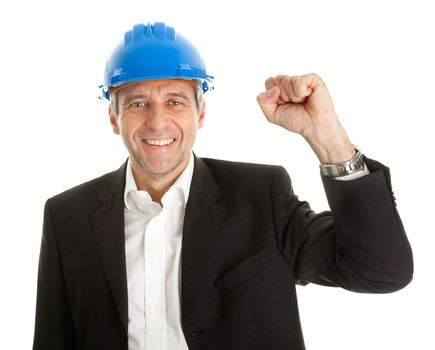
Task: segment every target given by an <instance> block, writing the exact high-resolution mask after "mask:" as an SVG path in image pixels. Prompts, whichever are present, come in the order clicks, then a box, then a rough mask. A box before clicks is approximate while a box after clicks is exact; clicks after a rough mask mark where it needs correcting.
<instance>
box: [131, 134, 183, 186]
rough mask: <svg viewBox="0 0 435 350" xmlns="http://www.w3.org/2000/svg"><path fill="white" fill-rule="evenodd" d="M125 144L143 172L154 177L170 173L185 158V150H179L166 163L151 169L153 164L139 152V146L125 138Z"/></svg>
mask: <svg viewBox="0 0 435 350" xmlns="http://www.w3.org/2000/svg"><path fill="white" fill-rule="evenodd" d="M125 145H126V147H127V150H128V152H129V154H130V157H131V158H132V159H133V161H134V162H135V163H137V164H138V165H139V167H140V168H141V169H142V171H143V174H144V175H146V176H149V177H151V178H154V179H159V178H163V177H165V176H167V175H169V174H171V173H173V172H174V171H175V170H176V169H177V167H179V166H180V164H181V163H183V160H184V159H185V156H186V155H185V152H181V153H178V154H176V155H175V157H174V158H172V159H170V160H169V161H168V162H167V164H166V165H164V166H162V167H161V168H160V169H153V166H152V165H151V164H150V162H149V161H147V160H146V159H145V158H144V157H143V156H142V154H141V153H140V146H138V145H136V144H132V143H131V142H130V141H129V140H125Z"/></svg>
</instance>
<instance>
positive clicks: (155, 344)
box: [144, 212, 166, 350]
mask: <svg viewBox="0 0 435 350" xmlns="http://www.w3.org/2000/svg"><path fill="white" fill-rule="evenodd" d="M163 216H164V213H163V212H160V213H159V214H158V215H157V216H155V217H154V218H153V219H152V220H151V221H150V222H149V224H148V226H147V228H146V230H145V240H144V244H145V259H144V264H145V293H144V294H145V318H146V337H145V339H146V347H145V348H146V349H147V350H154V349H155V350H159V349H164V348H165V317H166V289H165V266H164V262H165V220H164V217H163Z"/></svg>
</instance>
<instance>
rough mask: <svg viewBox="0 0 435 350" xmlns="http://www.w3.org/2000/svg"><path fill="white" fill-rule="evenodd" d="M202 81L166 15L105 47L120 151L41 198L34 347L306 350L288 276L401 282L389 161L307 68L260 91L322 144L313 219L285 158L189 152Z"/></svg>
mask: <svg viewBox="0 0 435 350" xmlns="http://www.w3.org/2000/svg"><path fill="white" fill-rule="evenodd" d="M211 83H212V77H210V76H209V75H208V74H207V73H206V71H205V66H204V63H203V61H202V59H201V57H200V55H199V54H198V52H197V51H196V49H195V48H194V47H193V46H192V45H191V44H190V43H189V42H188V41H187V40H186V39H185V38H184V37H182V36H181V35H179V34H177V33H175V30H174V29H173V28H172V27H169V26H165V24H163V23H155V24H154V25H150V24H148V25H136V26H134V27H133V29H132V30H131V31H128V32H127V33H126V34H125V36H124V40H123V41H122V42H121V43H120V44H119V45H118V46H117V48H116V49H115V51H114V52H113V54H112V56H111V57H110V58H109V60H108V63H107V66H106V76H105V83H104V85H103V86H102V91H103V96H104V97H106V98H107V99H109V100H110V108H109V115H110V122H111V124H112V127H113V131H114V132H115V133H116V134H119V135H121V137H122V139H123V141H124V143H125V145H126V148H127V150H128V153H129V159H128V161H127V162H126V163H125V164H124V165H123V166H122V167H121V168H120V169H119V170H117V171H114V172H112V173H109V174H106V175H104V176H102V177H101V178H98V179H95V180H93V181H90V182H88V183H85V184H82V185H80V186H78V187H75V188H73V189H70V190H68V191H66V192H64V193H62V194H59V195H57V196H55V197H53V198H51V199H49V200H48V201H47V203H46V206H45V216H44V228H43V238H42V246H41V255H40V266H39V278H38V297H37V309H36V325H35V338H34V346H33V348H34V349H44V350H47V349H56V350H63V349H129V350H139V349H153V350H154V349H171V350H172V349H250V350H251V349H272V350H274V349H304V342H303V337H302V331H301V327H300V322H299V316H298V308H297V301H296V292H295V284H296V283H297V284H301V285H305V284H307V283H317V284H321V285H327V286H340V287H343V288H346V289H348V290H352V291H356V292H373V293H385V292H392V291H395V290H398V289H400V288H403V287H404V286H405V285H407V284H408V283H409V281H410V280H411V278H412V273H413V261H412V253H411V248H410V246H409V243H408V241H407V238H406V235H405V232H404V230H403V227H402V224H401V221H400V218H399V216H398V213H397V211H396V208H395V201H394V197H393V194H392V191H391V183H390V176H389V172H388V169H387V168H386V167H385V166H383V165H382V164H380V163H378V162H376V161H373V160H370V159H368V158H365V157H363V156H362V155H361V153H360V151H359V150H358V149H356V148H355V147H354V146H353V145H352V144H351V143H350V141H349V138H348V136H347V134H346V131H345V130H344V129H343V127H342V126H341V125H340V123H339V121H338V119H337V116H336V113H335V111H334V107H333V104H332V101H331V98H330V96H329V93H328V91H327V89H326V87H325V85H324V84H323V82H322V81H321V79H320V78H319V77H318V76H317V75H315V74H308V75H303V76H277V77H274V78H269V79H268V80H267V81H266V90H267V91H266V92H264V93H261V94H260V95H259V96H258V98H257V100H258V102H259V104H260V107H261V109H262V111H263V113H264V114H265V116H266V118H267V120H269V121H270V122H272V123H274V124H277V125H280V126H282V127H284V128H285V129H287V130H289V131H292V132H295V133H298V134H300V135H302V136H303V137H304V138H305V139H306V140H307V142H308V143H309V144H310V146H311V147H312V149H313V150H314V152H315V154H316V155H317V157H318V159H319V161H320V163H321V172H322V180H323V183H324V186H325V191H326V194H327V197H328V201H329V204H330V208H331V212H323V213H320V214H316V213H314V212H312V211H311V210H310V208H309V206H308V204H307V203H305V202H301V201H299V200H298V198H297V197H296V196H295V195H294V193H293V191H292V188H291V183H290V179H289V177H288V175H287V173H286V172H285V170H284V169H283V168H281V167H276V166H266V165H255V164H242V163H232V162H227V161H221V160H212V159H200V158H198V157H196V156H195V155H194V154H193V153H192V147H193V145H194V141H195V136H196V132H197V130H198V129H199V128H201V126H202V124H203V120H204V115H205V114H204V113H205V105H204V101H203V99H202V94H203V92H205V91H207V90H208V89H210V88H211Z"/></svg>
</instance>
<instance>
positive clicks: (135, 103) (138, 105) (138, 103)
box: [130, 101, 145, 108]
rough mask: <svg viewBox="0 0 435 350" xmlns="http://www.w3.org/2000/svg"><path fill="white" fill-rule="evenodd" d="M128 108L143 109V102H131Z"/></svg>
mask: <svg viewBox="0 0 435 350" xmlns="http://www.w3.org/2000/svg"><path fill="white" fill-rule="evenodd" d="M130 107H131V108H143V107H145V102H143V101H136V102H133V103H132V104H131V105H130Z"/></svg>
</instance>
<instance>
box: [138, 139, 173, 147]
mask: <svg viewBox="0 0 435 350" xmlns="http://www.w3.org/2000/svg"><path fill="white" fill-rule="evenodd" d="M144 141H145V143H147V144H148V145H154V146H166V145H169V144H170V143H172V142H174V139H162V140H146V139H145V140H144Z"/></svg>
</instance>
